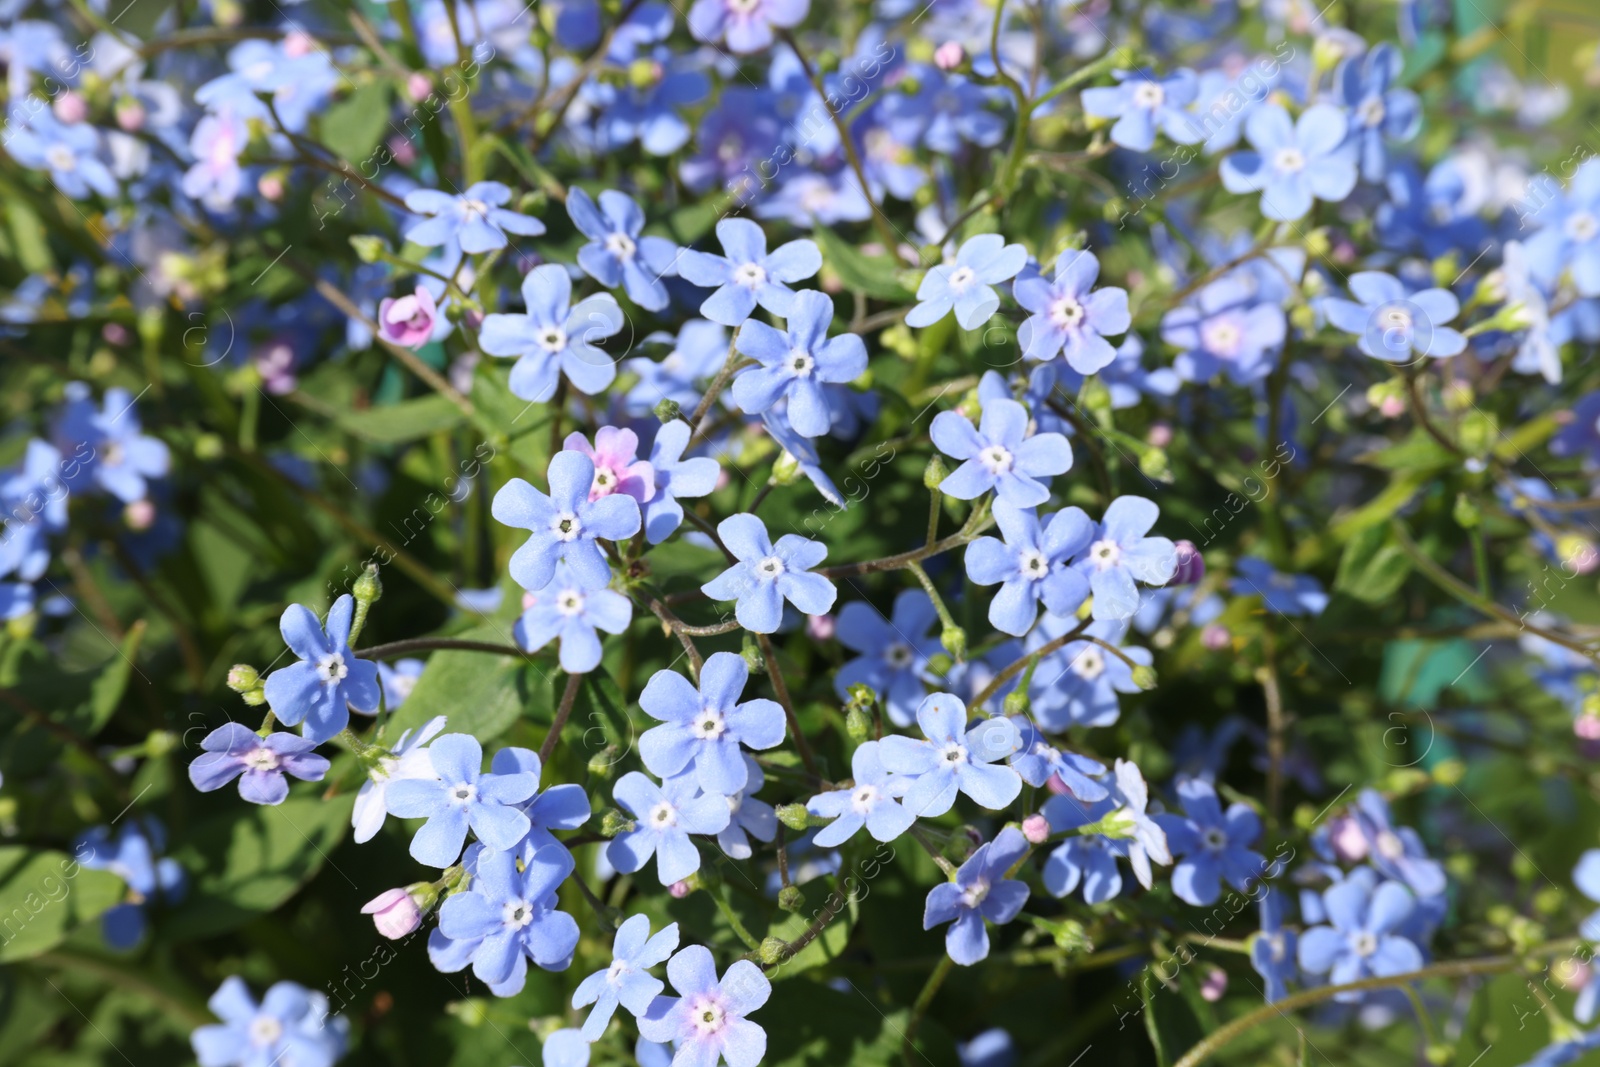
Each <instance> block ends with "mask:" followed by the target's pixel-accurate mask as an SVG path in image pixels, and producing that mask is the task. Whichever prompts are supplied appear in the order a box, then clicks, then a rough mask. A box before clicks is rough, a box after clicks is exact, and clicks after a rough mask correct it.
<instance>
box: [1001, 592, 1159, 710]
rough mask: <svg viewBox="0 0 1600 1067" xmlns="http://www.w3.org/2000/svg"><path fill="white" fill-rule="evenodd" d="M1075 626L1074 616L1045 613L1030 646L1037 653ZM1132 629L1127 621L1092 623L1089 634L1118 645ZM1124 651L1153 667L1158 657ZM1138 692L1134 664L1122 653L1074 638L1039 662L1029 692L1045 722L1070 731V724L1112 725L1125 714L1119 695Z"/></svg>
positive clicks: (1030, 637)
mask: <svg viewBox="0 0 1600 1067" xmlns="http://www.w3.org/2000/svg"><path fill="white" fill-rule="evenodd" d="M1076 625H1077V620H1076V619H1074V618H1071V617H1062V616H1059V615H1053V614H1051V615H1046V616H1045V617H1044V619H1043V620H1042V621H1041V622H1040V623H1039V625H1038V627H1036V628H1035V629H1034V630H1033V632H1032V633H1030V634H1029V635H1028V640H1027V647H1028V650H1029V651H1038V650H1039V649H1040V648H1042V647H1043V646H1044V645H1045V644H1047V643H1048V642H1050V641H1053V640H1055V639H1056V638H1058V637H1062V636H1064V635H1065V634H1066V633H1067V632H1068V631H1070V630H1072V629H1074V628H1075V627H1076ZM1127 629H1128V623H1127V621H1126V620H1107V621H1098V622H1091V623H1090V624H1089V628H1088V629H1087V630H1085V631H1084V637H1085V638H1089V637H1096V638H1099V639H1100V640H1101V641H1104V642H1105V643H1106V644H1108V645H1112V646H1113V647H1115V646H1118V645H1120V644H1121V642H1122V639H1123V637H1124V636H1125V635H1126V633H1127ZM1121 651H1122V655H1123V656H1126V657H1128V660H1130V661H1132V662H1133V663H1135V664H1143V665H1145V666H1148V665H1149V664H1150V662H1151V660H1152V658H1153V657H1152V656H1151V655H1150V650H1149V649H1147V648H1124V649H1122V650H1121ZM1139 691H1140V689H1139V685H1138V683H1136V682H1135V681H1134V680H1133V667H1131V666H1129V664H1128V663H1127V662H1124V661H1123V659H1122V656H1118V655H1117V654H1116V653H1114V652H1110V651H1107V649H1106V648H1105V647H1104V646H1103V645H1099V644H1096V643H1095V642H1093V641H1089V640H1081V641H1069V642H1067V644H1065V645H1063V646H1062V647H1061V648H1059V649H1057V650H1056V651H1055V652H1053V653H1051V654H1050V655H1048V656H1046V657H1045V658H1043V659H1041V660H1040V661H1039V666H1038V667H1037V668H1036V669H1035V670H1034V674H1033V685H1032V688H1031V690H1030V693H1029V696H1030V697H1031V699H1032V701H1033V712H1034V716H1035V718H1036V719H1037V720H1038V722H1039V725H1040V726H1042V727H1044V728H1045V729H1047V730H1065V729H1066V728H1067V727H1069V726H1109V725H1111V724H1112V723H1114V722H1116V721H1117V717H1118V715H1120V714H1121V701H1120V699H1119V698H1118V694H1119V693H1137V692H1139Z"/></svg>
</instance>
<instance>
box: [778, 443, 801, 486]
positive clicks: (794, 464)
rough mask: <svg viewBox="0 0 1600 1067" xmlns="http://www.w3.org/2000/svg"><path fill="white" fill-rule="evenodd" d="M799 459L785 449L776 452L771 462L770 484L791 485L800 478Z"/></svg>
mask: <svg viewBox="0 0 1600 1067" xmlns="http://www.w3.org/2000/svg"><path fill="white" fill-rule="evenodd" d="M800 474H801V471H800V461H799V460H798V459H795V458H794V456H793V455H791V454H790V453H789V452H788V451H787V450H785V451H783V452H780V453H778V458H777V459H775V460H773V462H772V484H773V485H793V484H794V483H795V482H797V481H799V480H800Z"/></svg>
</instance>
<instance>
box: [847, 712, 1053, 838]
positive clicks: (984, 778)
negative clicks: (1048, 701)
mask: <svg viewBox="0 0 1600 1067" xmlns="http://www.w3.org/2000/svg"><path fill="white" fill-rule="evenodd" d="M917 726H918V728H919V729H921V731H922V735H923V737H924V738H926V740H923V741H917V740H914V739H913V738H909V737H901V736H898V735H891V736H888V737H885V738H884V739H883V740H882V741H880V742H878V745H879V755H880V756H881V757H882V760H883V766H884V768H885V769H886V770H888V771H889V772H890V773H893V774H904V775H909V776H912V777H914V778H915V779H916V780H915V781H913V782H912V783H911V785H910V786H909V787H908V788H907V789H906V792H905V796H904V798H903V803H904V804H905V806H906V808H907V809H908V810H909V811H910V812H911V814H912V815H913V816H915V817H917V818H924V819H932V818H936V817H938V816H940V815H943V814H944V813H945V812H947V811H949V810H950V808H951V806H952V805H954V804H955V802H956V793H957V792H961V793H965V794H966V795H967V796H969V797H971V798H972V799H973V800H974V801H976V802H977V803H978V804H979V805H980V806H981V807H985V808H988V809H990V810H991V811H999V810H1001V809H1002V808H1005V807H1006V806H1007V805H1009V804H1010V803H1011V802H1012V801H1013V800H1015V799H1017V794H1019V793H1021V792H1022V779H1021V778H1019V777H1017V772H1016V771H1014V770H1013V769H1011V768H1010V767H1007V766H995V762H996V761H997V760H1002V759H1004V758H1005V757H1007V756H1009V755H1010V754H1011V753H1013V752H1015V751H1016V750H1017V747H1018V739H1017V728H1016V727H1015V726H1013V725H1012V724H1011V722H1010V720H1008V719H1001V718H992V719H984V720H982V721H981V722H978V723H976V724H975V725H973V726H972V727H971V728H970V729H969V728H968V726H967V706H966V705H965V704H963V703H962V702H961V701H959V700H957V699H956V698H955V697H953V696H950V695H949V694H948V693H934V694H932V695H931V696H929V697H928V698H927V699H926V700H924V701H923V702H922V706H921V707H919V708H918V709H917Z"/></svg>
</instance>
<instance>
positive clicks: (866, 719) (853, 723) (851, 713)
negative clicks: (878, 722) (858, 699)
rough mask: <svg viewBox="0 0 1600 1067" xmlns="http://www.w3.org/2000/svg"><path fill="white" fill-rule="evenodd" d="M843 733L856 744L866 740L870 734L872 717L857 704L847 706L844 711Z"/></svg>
mask: <svg viewBox="0 0 1600 1067" xmlns="http://www.w3.org/2000/svg"><path fill="white" fill-rule="evenodd" d="M844 732H845V733H846V734H847V735H848V736H849V738H850V740H852V741H854V742H855V743H856V744H860V743H861V742H863V741H865V740H866V739H867V736H868V735H869V734H871V733H872V716H870V715H868V714H867V713H866V711H865V710H864V709H862V707H861V706H860V705H858V704H853V703H852V704H848V705H846V707H845V709H844Z"/></svg>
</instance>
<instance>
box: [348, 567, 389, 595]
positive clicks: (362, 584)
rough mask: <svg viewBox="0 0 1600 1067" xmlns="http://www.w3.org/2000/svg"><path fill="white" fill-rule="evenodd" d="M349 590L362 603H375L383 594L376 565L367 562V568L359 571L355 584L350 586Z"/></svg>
mask: <svg viewBox="0 0 1600 1067" xmlns="http://www.w3.org/2000/svg"><path fill="white" fill-rule="evenodd" d="M350 592H352V593H353V594H355V598H356V599H357V600H358V601H360V602H361V603H363V604H375V603H377V602H378V598H380V597H381V596H383V583H382V582H381V581H379V580H378V565H377V564H376V563H369V564H367V569H366V570H364V571H362V572H361V577H359V578H357V579H356V581H355V584H354V585H353V586H351V587H350Z"/></svg>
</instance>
